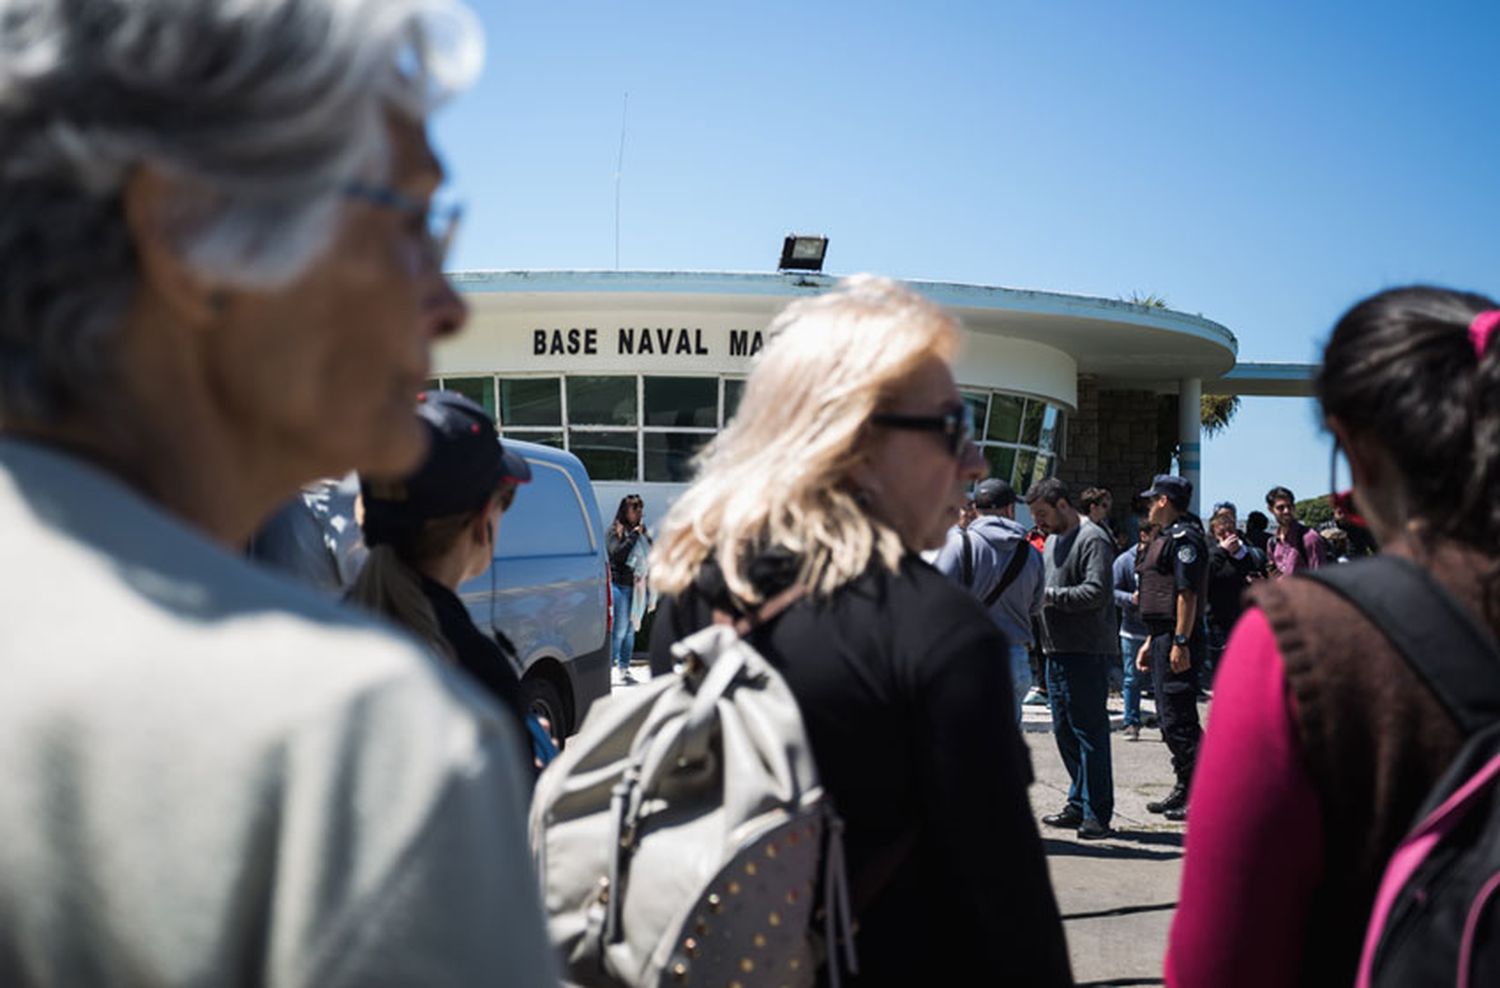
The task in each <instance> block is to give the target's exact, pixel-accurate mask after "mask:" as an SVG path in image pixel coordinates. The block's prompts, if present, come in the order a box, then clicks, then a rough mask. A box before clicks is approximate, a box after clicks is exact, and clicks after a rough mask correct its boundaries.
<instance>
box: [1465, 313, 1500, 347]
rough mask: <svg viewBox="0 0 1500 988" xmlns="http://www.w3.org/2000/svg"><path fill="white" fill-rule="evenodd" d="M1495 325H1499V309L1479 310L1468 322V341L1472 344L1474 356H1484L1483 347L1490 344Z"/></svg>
mask: <svg viewBox="0 0 1500 988" xmlns="http://www.w3.org/2000/svg"><path fill="white" fill-rule="evenodd" d="M1496 326H1500V309H1490V310H1489V311H1488V312H1481V313H1480V314H1479V315H1477V316H1475V317H1474V321H1473V322H1471V323H1469V342H1470V343H1472V344H1474V354H1475V355H1476V356H1479V357H1483V356H1484V348H1485V347H1487V346H1489V345H1490V337H1491V336H1494V335H1495V327H1496Z"/></svg>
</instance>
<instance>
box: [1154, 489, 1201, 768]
mask: <svg viewBox="0 0 1500 988" xmlns="http://www.w3.org/2000/svg"><path fill="white" fill-rule="evenodd" d="M1136 572H1137V573H1138V574H1139V575H1140V588H1141V589H1140V594H1141V596H1140V602H1141V618H1142V619H1143V620H1144V621H1145V622H1146V630H1147V631H1149V632H1150V633H1151V652H1150V655H1151V684H1152V688H1153V689H1154V690H1155V691H1156V709H1157V720H1158V721H1159V722H1160V724H1161V733H1162V737H1163V739H1164V740H1165V741H1166V742H1167V750H1168V751H1170V752H1171V753H1172V770H1173V771H1174V772H1175V773H1176V774H1177V782H1178V785H1180V786H1182V787H1184V788H1186V787H1187V786H1188V785H1189V784H1190V783H1191V781H1192V778H1193V765H1194V764H1195V763H1196V762H1197V759H1198V743H1199V741H1200V740H1201V739H1202V737H1203V730H1202V728H1201V727H1199V725H1198V670H1199V669H1201V668H1202V667H1203V663H1204V661H1205V660H1206V659H1207V657H1208V641H1207V638H1206V636H1205V634H1204V626H1203V607H1204V604H1205V603H1206V598H1207V590H1208V540H1207V539H1206V538H1204V535H1203V529H1202V528H1200V527H1199V526H1198V525H1196V524H1195V523H1194V522H1193V521H1190V520H1189V519H1187V518H1185V517H1184V518H1179V519H1177V521H1176V522H1174V523H1173V524H1172V525H1170V526H1168V527H1167V528H1165V529H1163V530H1162V531H1161V532H1160V533H1158V534H1157V536H1156V538H1154V539H1152V540H1151V544H1150V546H1149V547H1147V550H1146V552H1145V553H1143V554H1141V555H1140V556H1139V557H1138V558H1137V560H1136ZM1184 590H1187V591H1191V592H1193V593H1195V594H1197V595H1198V606H1197V614H1196V616H1195V617H1194V619H1193V630H1192V633H1191V635H1189V636H1188V655H1189V656H1190V658H1191V660H1192V665H1191V666H1190V667H1189V668H1188V669H1187V670H1186V671H1185V672H1173V671H1172V643H1173V638H1174V636H1175V633H1176V630H1177V595H1178V594H1179V593H1181V592H1182V591H1184Z"/></svg>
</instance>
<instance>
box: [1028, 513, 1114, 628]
mask: <svg viewBox="0 0 1500 988" xmlns="http://www.w3.org/2000/svg"><path fill="white" fill-rule="evenodd" d="M1114 559H1115V544H1114V540H1113V539H1111V538H1110V537H1109V533H1108V532H1106V531H1105V530H1104V529H1102V528H1100V527H1099V526H1098V525H1095V524H1094V523H1093V522H1091V521H1089V520H1088V519H1087V518H1079V520H1078V527H1077V528H1075V529H1074V530H1073V531H1071V532H1069V533H1067V534H1066V535H1062V536H1057V535H1049V536H1047V545H1046V547H1045V548H1043V550H1042V565H1043V566H1044V567H1045V573H1046V585H1047V590H1046V599H1045V603H1044V604H1043V606H1042V651H1043V652H1046V653H1047V654H1049V655H1051V654H1054V653H1062V652H1070V653H1085V654H1089V655H1114V654H1115V653H1116V652H1117V651H1118V650H1119V647H1120V640H1119V637H1118V634H1117V629H1116V623H1115V601H1114V579H1113V574H1112V573H1111V564H1113V563H1114Z"/></svg>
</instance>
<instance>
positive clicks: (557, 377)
mask: <svg viewBox="0 0 1500 988" xmlns="http://www.w3.org/2000/svg"><path fill="white" fill-rule="evenodd" d="M450 277H451V279H452V281H453V283H454V285H455V286H456V287H457V288H458V289H459V290H460V291H461V292H463V293H464V296H465V298H466V300H467V301H468V303H469V305H470V308H471V318H470V322H469V325H468V327H467V329H466V330H465V332H464V333H462V334H461V335H459V336H458V337H457V338H456V339H453V340H451V341H445V342H444V343H442V344H441V345H440V346H439V347H438V349H437V351H436V355H435V364H434V374H435V381H436V382H437V383H440V384H441V385H442V386H444V387H447V388H450V389H453V390H457V391H461V392H463V393H465V394H468V395H469V396H470V397H472V398H474V399H475V400H476V401H479V402H480V403H481V404H483V405H484V406H485V407H486V408H488V409H489V410H490V411H491V412H492V413H493V414H494V415H495V418H496V420H497V422H498V423H499V426H500V428H501V431H502V433H503V434H504V435H508V436H514V437H516V438H520V439H526V440H530V441H533V442H542V443H547V444H550V445H554V446H559V447H561V448H565V449H568V450H571V451H572V452H573V453H575V454H577V455H578V457H579V458H580V459H582V460H583V462H584V464H585V465H586V466H587V467H588V470H589V474H590V476H591V477H592V478H593V479H594V482H595V487H596V490H597V493H598V495H599V500H600V507H601V510H604V511H605V512H606V513H608V512H610V511H611V510H612V508H613V505H614V503H615V501H616V500H617V499H618V498H619V497H620V496H623V495H624V494H626V493H632V492H639V493H641V494H642V495H643V496H644V497H645V499H646V502H647V507H648V521H649V520H650V519H651V518H653V517H658V516H659V515H660V514H661V512H662V511H663V510H664V509H665V507H666V506H667V505H668V504H669V503H670V502H671V500H672V499H674V498H675V497H676V495H677V494H678V493H679V492H680V491H681V490H682V489H683V487H684V486H685V485H686V483H687V481H688V480H689V477H690V470H691V466H690V464H691V459H692V456H693V454H694V453H696V452H697V450H698V449H699V448H701V446H702V445H703V444H704V443H705V442H707V441H708V440H709V439H710V438H711V437H712V436H713V435H714V434H715V433H716V432H717V431H718V430H719V429H720V428H722V427H723V425H724V423H725V422H727V421H728V420H729V419H731V418H732V417H733V416H734V412H735V408H736V406H737V404H738V400H739V395H740V392H741V389H742V388H743V386H744V380H745V377H746V376H747V375H748V374H749V372H750V368H751V366H752V364H753V361H754V358H755V355H756V353H757V352H758V351H759V350H760V347H761V345H762V342H763V333H764V330H765V327H766V326H767V324H768V323H769V322H770V321H771V318H772V317H773V316H774V315H775V314H776V313H777V312H778V311H779V310H780V309H781V308H782V307H784V306H785V305H786V304H787V303H788V302H790V301H792V300H794V299H796V298H799V297H802V296H805V295H809V294H817V293H819V292H822V291H825V290H827V289H828V288H830V287H832V286H833V285H834V284H836V282H837V278H835V277H831V276H824V275H808V274H803V273H779V274H724V273H699V272H619V271H555V272H537V271H496V272H459V273H455V274H453V275H450ZM908 284H910V285H911V287H912V288H913V289H915V290H916V291H918V292H920V293H922V294H923V295H925V296H927V297H928V298H930V299H932V300H933V301H935V302H937V303H938V304H940V305H943V306H944V307H945V308H947V309H948V310H949V311H951V312H952V313H954V315H956V316H957V317H958V318H959V320H960V322H961V323H962V325H963V331H964V343H963V349H962V352H961V354H960V357H959V360H958V362H957V365H956V367H955V377H956V378H957V380H958V384H959V388H960V390H961V391H962V393H963V395H964V398H965V400H966V401H969V402H970V403H971V404H972V405H973V407H974V411H975V421H976V422H977V423H979V436H978V438H979V440H980V442H981V445H982V447H983V450H984V454H985V457H986V458H987V459H988V461H989V463H990V469H991V474H992V475H994V476H1002V477H1006V478H1008V479H1010V480H1011V482H1012V483H1013V484H1014V485H1015V486H1016V488H1017V489H1018V490H1021V491H1024V490H1025V488H1026V487H1027V486H1028V485H1029V484H1030V483H1031V482H1033V481H1035V480H1037V479H1040V478H1042V477H1046V476H1049V475H1053V474H1060V475H1061V476H1063V477H1064V478H1065V479H1067V480H1069V481H1070V482H1071V483H1073V484H1075V485H1081V486H1089V485H1094V484H1097V485H1099V486H1104V487H1107V488H1110V489H1111V490H1112V491H1114V492H1115V500H1116V502H1117V504H1119V505H1121V506H1123V507H1125V508H1126V509H1128V505H1129V501H1130V497H1131V495H1132V494H1134V492H1135V491H1137V490H1140V489H1141V487H1140V486H1136V485H1138V484H1139V485H1142V486H1143V485H1144V483H1145V482H1147V481H1149V479H1150V475H1151V473H1153V472H1156V471H1157V470H1159V469H1164V468H1165V467H1166V465H1167V464H1166V462H1165V460H1164V458H1163V453H1165V456H1166V459H1170V458H1171V457H1172V456H1173V455H1174V454H1176V455H1177V456H1178V458H1179V462H1180V464H1181V469H1182V470H1183V472H1185V473H1188V474H1189V475H1192V474H1195V473H1196V470H1197V443H1198V441H1199V440H1198V433H1197V421H1198V417H1197V395H1198V394H1199V393H1200V392H1201V388H1202V382H1203V381H1204V380H1217V379H1219V378H1221V377H1222V376H1223V375H1224V374H1225V373H1226V372H1228V371H1230V369H1231V368H1233V367H1234V363H1235V355H1236V349H1237V344H1236V341H1235V338H1234V335H1233V334H1232V333H1230V332H1229V330H1227V329H1225V328H1224V327H1223V326H1220V325H1218V324H1217V323H1214V322H1211V321H1209V320H1207V319H1204V318H1202V317H1201V316H1192V315H1187V314H1185V313H1180V312H1174V311H1171V310H1168V309H1162V308H1154V307H1148V306H1141V305H1135V304H1131V303H1126V302H1118V301H1112V300H1107V299H1099V298H1089V297H1084V296H1076V295H1063V294H1057V293H1050V292H1034V291H1020V290H1015V289H1008V288H993V287H984V286H976V285H956V284H947V283H940V282H908ZM1179 393H1180V394H1181V395H1182V397H1183V398H1184V399H1186V400H1185V401H1182V402H1179V401H1178V400H1177V396H1178V394H1179ZM1179 405H1180V408H1181V409H1183V410H1190V411H1191V414H1177V413H1178V406H1179ZM606 520H607V519H606Z"/></svg>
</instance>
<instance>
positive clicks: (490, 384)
mask: <svg viewBox="0 0 1500 988" xmlns="http://www.w3.org/2000/svg"><path fill="white" fill-rule="evenodd" d="M443 390H445V391H454V392H457V393H458V394H461V395H463V396H464V397H465V398H467V399H469V400H470V401H472V402H474V403H475V404H476V405H482V406H483V407H484V410H485V412H486V413H487V414H488V415H489V417H490V420H491V421H494V419H495V378H494V376H493V375H490V374H486V375H485V376H484V377H445V378H443Z"/></svg>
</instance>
